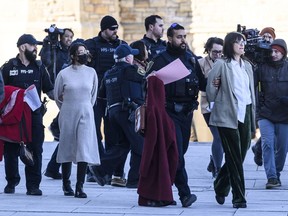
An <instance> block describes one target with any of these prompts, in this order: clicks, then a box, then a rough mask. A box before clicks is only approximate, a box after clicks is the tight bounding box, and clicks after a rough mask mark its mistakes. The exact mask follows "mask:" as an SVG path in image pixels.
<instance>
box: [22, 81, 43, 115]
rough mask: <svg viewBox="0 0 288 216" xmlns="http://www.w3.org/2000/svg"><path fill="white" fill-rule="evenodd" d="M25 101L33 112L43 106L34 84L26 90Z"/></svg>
mask: <svg viewBox="0 0 288 216" xmlns="http://www.w3.org/2000/svg"><path fill="white" fill-rule="evenodd" d="M24 101H25V102H26V103H27V104H28V105H29V107H30V108H31V110H32V111H35V110H36V109H38V108H39V107H40V106H41V101H40V98H39V95H38V92H37V89H36V86H35V85H34V84H33V85H31V86H29V87H28V88H27V89H26V90H25V96H24Z"/></svg>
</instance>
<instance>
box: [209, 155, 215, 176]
mask: <svg viewBox="0 0 288 216" xmlns="http://www.w3.org/2000/svg"><path fill="white" fill-rule="evenodd" d="M207 171H208V172H212V174H213V173H214V172H215V166H214V162H213V157H212V155H210V162H209V164H208V166H207Z"/></svg>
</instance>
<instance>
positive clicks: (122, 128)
mask: <svg viewBox="0 0 288 216" xmlns="http://www.w3.org/2000/svg"><path fill="white" fill-rule="evenodd" d="M138 71H139V70H138V67H137V66H136V65H130V64H129V63H126V62H118V63H116V65H115V66H114V67H113V68H112V69H110V70H108V71H107V73H106V74H105V76H104V78H103V82H102V86H101V89H100V92H99V94H100V95H103V94H106V97H107V104H108V112H109V120H110V123H111V126H112V127H113V130H115V131H116V134H117V135H118V137H117V144H118V145H119V146H120V148H119V146H115V145H114V146H112V147H111V148H110V149H109V150H108V154H109V155H105V156H104V157H102V158H101V167H102V169H103V170H105V171H106V173H107V172H108V174H111V172H113V171H114V169H115V168H117V167H118V166H119V164H120V165H121V164H123V160H124V162H125V160H126V156H127V154H128V152H129V150H131V158H130V170H129V173H128V181H127V187H129V185H136V186H137V184H138V180H139V167H140V162H141V155H142V150H143V141H144V140H143V137H142V136H140V135H139V134H137V133H136V132H135V116H133V112H134V111H135V109H136V108H137V107H138V106H139V105H141V104H143V102H144V99H143V91H142V89H143V79H144V74H141V73H140V72H138ZM116 149H117V151H118V152H117V151H116ZM109 151H110V152H109ZM111 152H115V154H114V155H113V154H111ZM115 155H118V156H116V158H117V157H118V160H115ZM113 159H114V163H113V162H112V161H113ZM109 172H110V173H109Z"/></svg>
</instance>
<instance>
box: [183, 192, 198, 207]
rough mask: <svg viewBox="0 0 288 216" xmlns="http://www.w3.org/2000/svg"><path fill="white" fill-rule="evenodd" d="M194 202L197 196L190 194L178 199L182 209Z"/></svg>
mask: <svg viewBox="0 0 288 216" xmlns="http://www.w3.org/2000/svg"><path fill="white" fill-rule="evenodd" d="M196 200H197V196H196V195H195V194H190V195H188V196H184V197H182V198H180V201H181V203H182V207H184V208H186V207H189V206H191V205H192V204H193V203H194V202H196Z"/></svg>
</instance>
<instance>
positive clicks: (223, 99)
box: [206, 32, 255, 208]
mask: <svg viewBox="0 0 288 216" xmlns="http://www.w3.org/2000/svg"><path fill="white" fill-rule="evenodd" d="M245 43H246V41H245V36H244V35H242V34H241V33H238V32H231V33H228V34H227V36H226V37H225V40H224V46H223V54H224V59H219V60H217V61H216V63H215V64H214V66H213V68H212V70H211V72H210V73H209V75H208V81H207V88H206V93H207V99H208V101H209V102H214V106H213V109H212V112H211V116H210V121H209V124H210V125H213V126H216V127H217V128H218V131H219V134H220V137H221V140H222V145H223V149H224V152H225V163H224V165H223V166H222V167H221V169H220V172H219V174H218V176H217V178H216V180H215V181H214V190H215V193H216V197H215V198H216V201H217V202H218V203H219V204H220V205H223V204H224V202H225V197H226V196H228V193H229V191H230V187H232V194H233V196H232V203H233V208H246V207H247V204H246V199H245V181H244V171H243V162H244V159H245V156H246V153H247V150H248V149H249V147H250V143H251V131H255V95H254V81H253V71H252V66H251V65H250V63H249V62H248V61H246V60H244V59H243V55H244V47H245ZM219 80H220V82H219ZM215 86H216V87H215Z"/></svg>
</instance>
